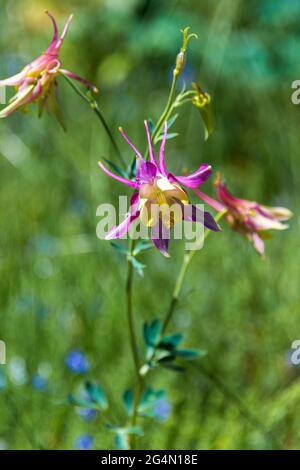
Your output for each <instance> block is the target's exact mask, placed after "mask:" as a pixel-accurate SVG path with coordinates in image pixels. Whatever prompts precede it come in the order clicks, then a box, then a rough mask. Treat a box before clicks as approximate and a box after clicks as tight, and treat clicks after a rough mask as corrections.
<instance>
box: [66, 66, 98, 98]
mask: <svg viewBox="0 0 300 470" xmlns="http://www.w3.org/2000/svg"><path fill="white" fill-rule="evenodd" d="M60 73H62V74H63V75H66V76H67V77H70V78H73V80H77V81H78V82H80V83H82V84H83V85H85V86H87V87H88V88H90V89H91V90H93V92H94V93H98V91H99V90H98V88H97V87H96V86H95V85H93V84H92V83H90V82H88V81H87V80H85V79H84V78H81V77H78V75H76V74H75V73H74V72H70V71H69V70H66V69H60Z"/></svg>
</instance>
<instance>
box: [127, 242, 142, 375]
mask: <svg viewBox="0 0 300 470" xmlns="http://www.w3.org/2000/svg"><path fill="white" fill-rule="evenodd" d="M133 250H134V240H133V239H131V240H130V244H129V253H128V257H127V279H126V304H127V321H128V328H129V338H130V346H131V353H132V358H133V363H134V367H135V371H136V374H137V378H138V381H139V382H140V380H141V376H140V373H139V355H138V348H137V341H136V336H135V329H134V321H133V311H132V283H133V266H132V263H131V256H133V255H132V253H133Z"/></svg>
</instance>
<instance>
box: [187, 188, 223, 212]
mask: <svg viewBox="0 0 300 470" xmlns="http://www.w3.org/2000/svg"><path fill="white" fill-rule="evenodd" d="M194 193H195V194H196V195H197V196H198V197H200V199H202V201H204V202H206V204H209V205H210V206H211V207H212V208H213V209H215V210H216V211H218V212H222V211H223V210H224V209H225V206H224V205H223V204H221V203H220V202H218V201H216V200H215V199H213V198H212V197H210V196H208V195H207V194H205V193H203V192H202V191H200V189H194Z"/></svg>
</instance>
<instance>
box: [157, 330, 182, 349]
mask: <svg viewBox="0 0 300 470" xmlns="http://www.w3.org/2000/svg"><path fill="white" fill-rule="evenodd" d="M182 339H183V335H182V334H181V333H175V334H173V335H167V336H164V337H163V338H162V340H161V341H160V342H159V345H158V347H159V348H160V349H167V350H170V349H171V350H172V349H174V348H176V347H177V346H178V344H179V343H180V342H181V341H182Z"/></svg>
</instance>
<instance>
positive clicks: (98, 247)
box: [0, 0, 300, 449]
mask: <svg viewBox="0 0 300 470" xmlns="http://www.w3.org/2000/svg"><path fill="white" fill-rule="evenodd" d="M44 9H49V11H51V12H52V13H53V14H54V16H55V17H56V18H57V20H58V22H59V25H60V27H62V25H63V23H64V21H65V19H66V18H67V16H68V15H69V14H70V13H71V12H72V13H74V15H75V17H74V20H73V22H72V25H71V28H70V31H69V33H68V36H67V38H66V40H65V43H64V45H63V48H62V54H61V57H62V60H63V63H64V66H65V68H68V69H70V70H74V71H75V72H76V73H78V74H79V75H81V76H84V77H86V78H88V79H89V80H90V81H92V82H93V83H96V84H97V85H99V88H100V97H99V100H100V101H99V102H100V106H101V109H102V110H103V112H104V114H105V116H106V118H107V120H108V122H109V123H110V125H111V127H112V128H113V129H114V130H115V131H116V129H117V126H119V125H122V126H123V127H124V128H125V129H126V132H127V133H128V134H129V135H130V136H132V138H133V140H134V141H135V142H136V144H137V145H138V146H139V147H141V148H144V146H145V134H144V130H143V119H144V118H149V117H151V118H152V119H153V120H155V119H157V118H158V116H159V115H160V112H161V110H162V108H163V106H164V104H165V101H166V97H167V94H168V89H169V85H170V76H171V70H172V66H173V63H174V58H175V54H176V53H177V51H178V48H179V47H180V43H181V36H180V33H179V29H180V28H182V27H184V26H186V25H189V26H191V29H192V31H194V32H196V33H197V34H198V35H199V40H198V41H193V42H191V47H190V53H189V62H188V66H187V68H186V73H185V80H186V82H187V84H189V83H190V82H191V81H192V80H198V81H199V82H200V83H201V84H202V86H203V87H204V88H205V89H207V90H208V91H209V92H210V93H211V95H212V97H213V101H214V109H215V114H216V122H217V130H216V133H215V134H214V135H213V137H212V138H211V139H209V141H208V142H207V143H204V142H203V132H202V128H201V122H200V119H199V116H198V114H197V110H196V109H191V107H189V106H187V107H185V108H184V109H183V112H182V115H181V117H180V118H179V120H178V121H177V123H176V131H178V132H179V133H180V136H179V137H178V138H177V139H174V140H172V141H170V142H168V144H167V162H168V166H169V167H170V168H171V169H173V170H174V171H175V170H176V171H178V170H179V169H181V168H182V165H184V166H185V167H188V168H189V169H193V168H195V167H196V166H197V164H198V162H199V160H200V161H202V162H209V163H211V164H212V165H213V168H214V169H215V170H221V171H222V172H223V173H224V175H225V176H226V179H227V182H228V184H229V185H230V187H231V189H232V192H234V193H235V194H237V195H241V196H242V197H246V198H249V199H256V200H258V201H261V202H264V203H265V204H269V205H283V206H286V207H289V208H290V209H291V210H292V211H293V212H294V214H295V216H294V218H293V219H292V222H291V227H290V229H289V230H288V231H287V232H284V233H276V234H275V235H276V236H274V239H273V240H272V241H268V242H267V257H266V259H265V260H264V261H262V260H261V259H259V257H258V256H257V255H256V253H255V252H254V251H253V249H252V248H251V247H250V246H249V245H248V244H247V243H246V242H245V241H244V240H242V239H240V238H239V236H238V235H237V234H235V233H232V232H231V231H230V230H229V229H228V228H227V227H225V225H224V232H223V233H222V234H219V235H212V236H211V237H210V238H209V239H208V241H207V243H206V245H205V248H204V249H203V250H202V251H201V252H199V253H197V256H195V258H194V260H193V264H192V266H191V269H190V271H189V273H188V276H187V279H186V283H185V286H184V291H183V295H182V298H181V302H180V304H179V306H178V308H177V311H176V315H175V316H174V321H173V323H172V329H173V330H176V329H178V328H179V329H181V330H182V331H184V333H185V335H186V344H187V345H190V346H192V347H202V348H205V349H207V350H208V355H207V356H206V357H205V358H203V359H201V360H199V361H198V362H195V363H194V364H193V366H192V365H191V367H190V368H189V369H188V370H187V372H186V373H185V375H184V378H183V379H182V378H180V377H178V376H177V375H173V373H171V372H159V371H158V372H155V373H153V375H152V378H151V382H152V384H153V385H155V386H164V387H166V388H167V389H168V391H169V400H170V402H171V404H172V413H171V415H170V417H169V418H168V420H167V421H166V422H164V423H157V422H154V421H153V422H152V421H148V422H146V423H145V429H146V434H145V437H143V438H141V439H140V441H139V442H140V443H139V445H140V447H141V448H147V449H151V448H153V449H155V448H156V449H187V448H189V449H228V448H229V449H255V448H259V449H267V448H284V449H294V448H299V438H300V426H299V425H300V416H299V404H300V382H299V366H298V367H295V366H292V365H291V364H290V363H289V360H288V355H289V350H290V347H291V344H292V342H293V341H294V340H295V339H299V337H300V328H299V218H298V207H299V192H298V187H299V183H300V181H299V122H300V114H299V112H300V111H299V107H297V106H294V105H292V103H291V99H290V95H291V83H292V82H293V81H294V80H296V79H298V78H299V73H300V71H299V54H298V51H299V47H300V36H299V24H300V23H299V20H300V9H299V5H298V2H297V1H293V0H289V1H286V2H282V1H279V0H274V1H270V0H260V1H258V0H252V1H251V2H241V1H239V0H219V1H216V0H212V1H210V2H205V1H202V0H201V1H199V0H190V1H187V0H182V1H165V0H163V1H159V2H158V1H156V0H152V1H151V0H144V1H142V0H123V1H120V0H110V1H108V0H107V1H104V0H86V1H85V2H80V1H79V0H78V1H75V0H73V1H71V0H70V1H69V0H66V1H64V2H60V1H55V0H53V1H46V0H45V1H36V0H22V1H21V0H9V1H6V0H3V1H2V2H1V12H2V14H1V18H0V27H1V38H0V42H1V61H0V75H1V77H3V78H4V77H6V76H9V75H12V74H13V73H16V72H17V71H18V70H19V69H21V67H23V65H24V64H26V63H28V62H29V61H30V60H32V58H33V57H35V56H37V55H38V54H39V53H40V51H41V50H43V49H44V48H45V47H46V45H47V43H48V41H49V37H50V24H49V20H48V19H47V17H46V16H45V15H44V14H43V10H44ZM59 85H60V98H61V106H62V108H63V111H64V114H65V117H66V122H67V127H68V133H67V134H65V133H64V132H63V131H62V130H61V129H60V127H59V126H58V124H57V123H56V122H55V120H54V118H53V117H52V116H48V115H45V116H44V117H43V118H42V119H41V120H39V119H38V117H37V113H36V109H34V108H35V107H34V106H32V108H31V110H30V112H29V113H28V114H27V115H22V114H21V113H20V114H18V113H16V114H15V115H13V116H11V117H10V118H9V119H6V120H2V121H1V123H0V124H1V125H0V210H1V230H0V237H1V252H0V253H1V262H0V270H1V273H0V276H1V283H0V295H1V297H0V298H1V315H0V338H1V339H3V340H5V342H6V345H7V362H8V363H7V365H5V366H0V367H1V370H0V373H1V377H0V378H1V380H0V383H1V390H0V395H1V400H0V416H1V420H0V444H1V446H2V447H3V448H10V449H24V448H25V449H28V448H38V447H41V446H43V447H46V448H50V449H69V448H74V445H75V444H74V442H75V439H76V438H77V437H78V436H80V435H82V434H87V433H88V434H92V435H93V436H94V437H95V444H94V447H95V448H100V449H107V448H111V447H112V435H111V434H110V433H109V432H108V431H106V430H104V429H103V426H102V418H101V417H98V418H97V419H96V420H94V421H93V422H90V423H87V422H85V421H84V420H82V419H81V418H80V417H79V416H78V414H77V413H76V412H75V410H74V408H72V407H69V406H64V405H58V401H59V400H61V399H63V398H64V397H66V396H67V394H68V393H69V392H70V391H74V390H76V388H77V386H78V385H79V384H80V383H81V382H82V380H83V378H82V377H81V376H78V375H74V374H72V372H71V371H69V370H68V369H67V367H66V365H65V356H66V354H67V353H68V352H69V351H70V350H72V349H80V350H82V351H83V352H84V353H85V354H86V355H87V357H88V358H89V360H90V363H91V370H90V372H89V373H88V374H87V377H88V378H95V379H97V380H99V382H101V383H102V384H103V385H104V386H105V388H106V390H107V391H108V394H109V396H110V397H111V399H112V401H113V406H114V413H115V415H116V416H117V417H118V418H119V420H120V421H122V419H124V416H125V412H124V409H123V406H122V403H121V396H122V393H123V391H124V389H126V388H128V387H130V386H131V384H132V380H133V370H132V361H131V357H130V352H129V341H128V335H127V329H126V318H125V313H124V305H125V303H124V302H125V299H124V280H125V275H126V266H125V262H124V260H123V259H120V258H119V256H117V254H116V252H115V251H114V250H113V249H112V248H111V246H110V244H109V243H106V242H103V241H100V240H98V239H97V238H96V236H95V227H96V223H97V218H96V208H97V206H98V205H99V204H100V203H101V202H103V201H105V202H117V197H118V194H119V191H120V190H121V189H123V187H122V188H121V187H120V186H119V185H118V183H116V182H114V181H112V180H110V179H109V178H106V177H105V175H104V174H102V173H101V172H100V170H99V169H98V168H97V160H98V159H99V157H103V156H110V157H113V150H112V149H111V148H110V145H109V142H108V140H107V138H106V135H105V133H104V132H103V130H102V129H101V128H100V127H99V124H98V122H97V120H96V118H95V117H94V116H93V115H92V113H91V112H90V110H89V109H87V107H86V105H85V104H84V103H82V102H81V101H80V99H79V97H77V96H76V95H74V93H73V92H72V90H71V89H69V87H68V86H67V84H66V83H65V82H64V80H60V84H59ZM115 135H116V138H117V139H118V143H119V145H120V147H121V149H122V150H123V153H124V156H125V157H127V158H128V159H129V158H130V156H131V152H130V151H129V148H128V147H127V146H126V144H125V143H124V142H122V140H121V138H120V136H118V133H117V132H115ZM211 187H212V185H211V183H206V187H205V189H206V190H207V191H208V192H210V190H211ZM171 254H172V257H171V259H170V260H165V259H163V257H162V256H161V255H160V254H159V253H157V252H154V251H151V252H149V253H147V254H146V255H145V256H144V258H143V261H144V262H145V264H146V265H147V268H146V272H145V277H144V278H143V279H140V278H136V280H135V282H136V284H135V286H136V287H135V294H134V296H135V315H136V322H137V325H138V328H139V330H140V331H141V328H142V324H143V322H144V321H145V320H146V319H151V318H154V317H161V316H163V314H164V312H165V310H166V308H167V305H168V302H169V296H170V292H171V290H172V287H173V284H174V281H175V277H176V272H177V270H178V269H179V266H180V262H181V258H182V246H181V245H180V244H178V245H176V244H175V243H173V244H172V249H171ZM139 339H141V335H140V338H139ZM41 369H43V370H44V369H47V371H48V373H49V377H48V384H47V387H46V389H45V390H43V391H39V390H36V389H35V388H34V387H33V385H32V377H33V376H34V375H35V374H36V373H37V371H39V370H41ZM16 370H17V373H16ZM18 374H19V375H18ZM16 377H17V378H16ZM18 377H19V379H18ZM20 377H21V378H20Z"/></svg>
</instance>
